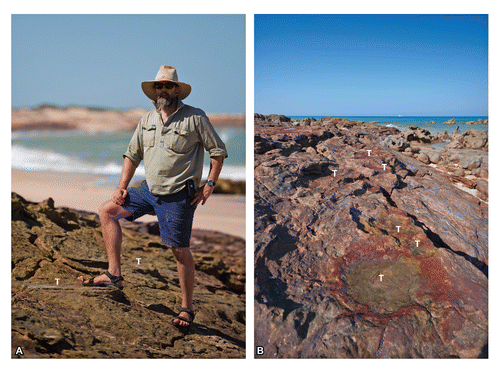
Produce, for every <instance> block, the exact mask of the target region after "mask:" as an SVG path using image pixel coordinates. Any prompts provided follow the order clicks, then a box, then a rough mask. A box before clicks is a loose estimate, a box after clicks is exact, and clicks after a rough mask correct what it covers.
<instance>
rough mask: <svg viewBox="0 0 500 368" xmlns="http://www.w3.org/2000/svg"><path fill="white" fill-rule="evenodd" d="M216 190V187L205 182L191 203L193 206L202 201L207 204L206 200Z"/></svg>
mask: <svg viewBox="0 0 500 368" xmlns="http://www.w3.org/2000/svg"><path fill="white" fill-rule="evenodd" d="M213 191H214V187H213V186H210V185H208V184H205V185H204V186H203V188H201V189H199V190H198V191H197V192H196V194H195V196H194V198H193V200H192V201H191V205H192V206H197V205H198V204H199V203H200V202H201V204H202V205H204V204H205V202H206V201H207V199H208V197H210V195H211V194H212V193H213Z"/></svg>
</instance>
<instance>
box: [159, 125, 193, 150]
mask: <svg viewBox="0 0 500 368" xmlns="http://www.w3.org/2000/svg"><path fill="white" fill-rule="evenodd" d="M165 141H166V145H167V148H169V149H171V150H172V151H174V152H178V153H186V152H188V151H189V149H190V148H191V146H192V145H193V144H195V143H196V142H197V138H196V133H195V132H191V131H189V130H186V129H181V128H172V129H171V130H170V131H169V132H168V133H167V135H166V137H165Z"/></svg>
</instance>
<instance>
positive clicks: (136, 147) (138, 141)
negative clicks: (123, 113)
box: [123, 119, 144, 167]
mask: <svg viewBox="0 0 500 368" xmlns="http://www.w3.org/2000/svg"><path fill="white" fill-rule="evenodd" d="M143 153H144V150H143V147H142V119H141V121H140V122H139V124H137V128H136V129H135V132H134V135H133V136H132V139H131V140H130V143H129V145H128V148H127V151H126V152H125V153H124V154H123V158H125V157H128V158H129V159H130V160H131V161H132V163H133V164H134V165H135V166H136V167H137V166H139V164H140V163H141V161H142V159H143Z"/></svg>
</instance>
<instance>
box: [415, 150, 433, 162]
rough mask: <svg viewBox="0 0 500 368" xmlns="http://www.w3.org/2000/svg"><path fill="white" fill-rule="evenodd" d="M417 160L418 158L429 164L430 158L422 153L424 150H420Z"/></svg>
mask: <svg viewBox="0 0 500 368" xmlns="http://www.w3.org/2000/svg"><path fill="white" fill-rule="evenodd" d="M417 160H419V161H420V162H422V163H424V164H430V163H431V160H430V159H429V156H428V155H427V154H426V153H424V152H420V153H419V154H418V156H417Z"/></svg>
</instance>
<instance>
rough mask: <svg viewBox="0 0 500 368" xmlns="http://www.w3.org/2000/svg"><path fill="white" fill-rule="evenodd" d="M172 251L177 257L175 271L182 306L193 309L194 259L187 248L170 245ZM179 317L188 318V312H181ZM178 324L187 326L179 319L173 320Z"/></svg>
mask: <svg viewBox="0 0 500 368" xmlns="http://www.w3.org/2000/svg"><path fill="white" fill-rule="evenodd" d="M172 252H173V253H174V256H175V258H176V259H177V272H178V273H179V282H180V284H181V291H182V308H189V309H191V310H193V290H194V260H193V256H192V254H191V251H190V250H189V248H179V247H172ZM179 316H181V317H185V318H189V314H187V313H186V312H181V313H180V314H179ZM174 323H175V324H178V325H179V326H188V323H187V322H185V321H182V320H180V319H175V320H174Z"/></svg>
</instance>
